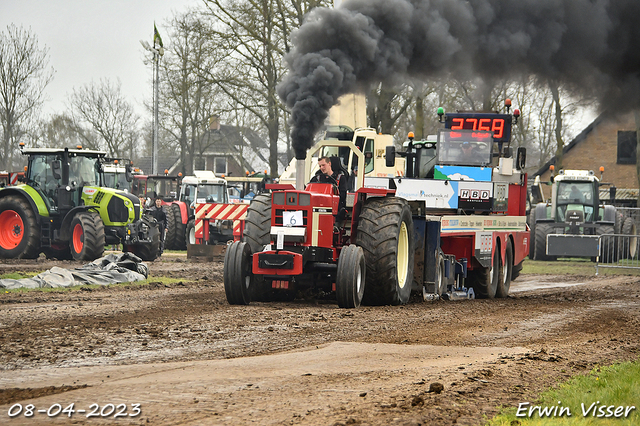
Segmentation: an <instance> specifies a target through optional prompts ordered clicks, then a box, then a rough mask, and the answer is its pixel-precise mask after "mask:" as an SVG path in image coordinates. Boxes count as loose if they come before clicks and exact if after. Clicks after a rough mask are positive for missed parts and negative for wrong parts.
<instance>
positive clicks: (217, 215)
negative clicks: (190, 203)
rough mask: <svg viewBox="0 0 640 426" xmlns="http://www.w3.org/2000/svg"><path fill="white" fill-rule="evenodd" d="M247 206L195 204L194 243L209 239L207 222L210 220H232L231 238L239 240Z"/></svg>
mask: <svg viewBox="0 0 640 426" xmlns="http://www.w3.org/2000/svg"><path fill="white" fill-rule="evenodd" d="M248 208H249V205H248V204H196V205H195V210H196V219H195V237H196V244H203V241H209V222H210V221H212V220H233V239H234V240H236V241H240V238H241V237H242V232H243V231H244V219H245V218H246V217H247V209H248Z"/></svg>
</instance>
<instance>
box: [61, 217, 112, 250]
mask: <svg viewBox="0 0 640 426" xmlns="http://www.w3.org/2000/svg"><path fill="white" fill-rule="evenodd" d="M104 245H105V237H104V223H103V222H102V218H100V215H99V214H98V213H96V212H88V211H87V212H80V213H78V214H77V215H76V216H75V217H74V218H73V220H72V221H71V240H70V241H69V248H70V249H71V256H73V258H74V259H75V260H89V261H91V260H96V259H97V258H99V257H102V254H103V253H104Z"/></svg>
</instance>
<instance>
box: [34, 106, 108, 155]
mask: <svg viewBox="0 0 640 426" xmlns="http://www.w3.org/2000/svg"><path fill="white" fill-rule="evenodd" d="M28 137H29V140H30V143H29V145H30V146H33V147H70V148H72V147H76V146H77V145H83V146H85V147H86V148H91V149H98V148H99V145H100V144H99V139H98V135H97V134H96V133H95V132H93V131H92V130H91V129H83V128H79V127H78V126H77V125H76V123H75V122H74V121H73V118H72V117H71V116H69V115H67V114H55V115H53V116H51V117H50V118H49V119H47V120H42V121H40V122H39V123H37V125H36V126H35V128H34V131H32V132H30V133H29V135H28Z"/></svg>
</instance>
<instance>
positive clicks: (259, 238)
mask: <svg viewBox="0 0 640 426" xmlns="http://www.w3.org/2000/svg"><path fill="white" fill-rule="evenodd" d="M270 232H271V194H259V195H256V196H255V197H254V198H253V200H252V201H251V204H249V207H248V208H247V216H246V218H245V221H244V233H243V237H242V241H244V242H246V243H247V244H249V247H251V252H252V253H258V252H260V251H262V249H263V248H264V246H266V245H267V244H269V243H270V242H271V236H270V235H269V234H270ZM284 292H285V290H273V289H272V288H271V282H270V281H269V282H265V280H264V277H262V276H261V275H254V276H253V287H252V290H251V298H252V299H253V300H256V301H260V302H269V301H271V300H275V299H278V298H280V295H281V294H282V293H284ZM288 293H291V294H293V297H290V299H291V300H293V298H294V297H295V292H294V291H292V290H291V291H289V292H288Z"/></svg>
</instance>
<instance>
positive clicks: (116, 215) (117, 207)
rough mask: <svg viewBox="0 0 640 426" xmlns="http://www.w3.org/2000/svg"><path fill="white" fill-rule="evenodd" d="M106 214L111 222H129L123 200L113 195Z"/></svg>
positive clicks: (127, 211)
mask: <svg viewBox="0 0 640 426" xmlns="http://www.w3.org/2000/svg"><path fill="white" fill-rule="evenodd" d="M107 213H108V214H109V220H110V221H111V222H127V221H128V220H129V210H128V209H127V207H126V206H125V205H124V200H123V199H122V198H120V197H117V196H115V195H114V196H113V197H111V200H109V204H108V205H107Z"/></svg>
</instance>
